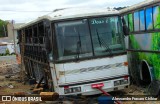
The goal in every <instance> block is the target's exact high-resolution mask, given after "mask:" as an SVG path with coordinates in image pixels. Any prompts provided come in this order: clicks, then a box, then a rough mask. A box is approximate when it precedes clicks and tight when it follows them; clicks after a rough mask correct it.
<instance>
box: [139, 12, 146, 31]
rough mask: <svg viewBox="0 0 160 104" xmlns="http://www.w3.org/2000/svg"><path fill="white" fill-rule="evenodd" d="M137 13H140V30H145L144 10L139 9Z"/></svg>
mask: <svg viewBox="0 0 160 104" xmlns="http://www.w3.org/2000/svg"><path fill="white" fill-rule="evenodd" d="M139 15H140V18H139V19H140V30H141V31H143V30H145V21H144V10H141V11H140V12H139Z"/></svg>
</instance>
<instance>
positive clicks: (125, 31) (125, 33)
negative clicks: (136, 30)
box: [123, 25, 129, 36]
mask: <svg viewBox="0 0 160 104" xmlns="http://www.w3.org/2000/svg"><path fill="white" fill-rule="evenodd" d="M123 33H124V35H125V36H128V35H129V29H128V27H127V26H126V25H123Z"/></svg>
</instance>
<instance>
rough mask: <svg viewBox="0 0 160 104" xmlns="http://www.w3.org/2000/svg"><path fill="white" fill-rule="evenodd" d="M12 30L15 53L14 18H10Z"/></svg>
mask: <svg viewBox="0 0 160 104" xmlns="http://www.w3.org/2000/svg"><path fill="white" fill-rule="evenodd" d="M12 27H13V28H12V31H13V42H14V52H15V53H17V51H16V42H15V34H14V20H12Z"/></svg>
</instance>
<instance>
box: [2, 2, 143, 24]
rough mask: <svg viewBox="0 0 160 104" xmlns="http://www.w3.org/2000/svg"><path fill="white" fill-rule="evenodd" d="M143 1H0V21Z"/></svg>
mask: <svg viewBox="0 0 160 104" xmlns="http://www.w3.org/2000/svg"><path fill="white" fill-rule="evenodd" d="M142 1H144V0H0V19H2V20H14V21H15V22H16V23H25V22H27V21H31V20H34V19H36V18H38V17H40V16H42V15H45V14H49V13H51V12H52V11H54V10H55V9H60V8H69V7H96V8H105V7H123V6H130V5H133V4H137V3H140V2H142Z"/></svg>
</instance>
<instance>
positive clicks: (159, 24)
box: [153, 6, 160, 29]
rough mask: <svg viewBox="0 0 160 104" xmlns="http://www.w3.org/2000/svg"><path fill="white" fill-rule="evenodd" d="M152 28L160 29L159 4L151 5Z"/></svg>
mask: <svg viewBox="0 0 160 104" xmlns="http://www.w3.org/2000/svg"><path fill="white" fill-rule="evenodd" d="M153 19H154V29H160V6H155V7H153Z"/></svg>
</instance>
